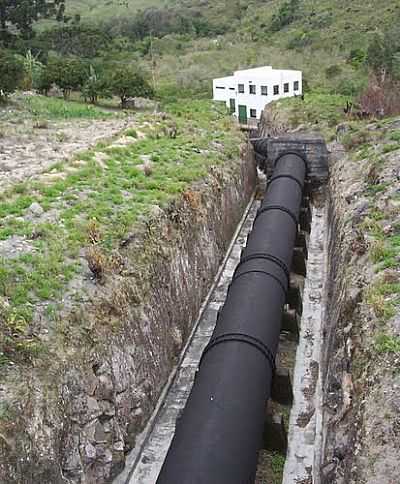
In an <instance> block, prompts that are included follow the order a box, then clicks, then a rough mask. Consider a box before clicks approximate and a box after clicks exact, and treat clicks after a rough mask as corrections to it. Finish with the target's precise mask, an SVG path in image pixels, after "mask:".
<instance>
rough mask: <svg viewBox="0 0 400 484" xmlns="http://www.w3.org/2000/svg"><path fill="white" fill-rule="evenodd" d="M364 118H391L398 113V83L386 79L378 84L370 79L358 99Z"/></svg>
mask: <svg viewBox="0 0 400 484" xmlns="http://www.w3.org/2000/svg"><path fill="white" fill-rule="evenodd" d="M358 102H359V105H360V110H361V113H362V114H363V115H364V116H376V117H382V116H393V115H396V114H399V113H400V83H398V82H395V81H393V80H391V79H387V80H386V81H385V82H384V83H380V82H379V81H378V80H377V79H376V78H375V77H371V78H370V80H369V83H368V86H367V88H366V89H365V90H364V91H363V92H362V93H361V95H360V97H359V99H358Z"/></svg>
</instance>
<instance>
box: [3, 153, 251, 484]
mask: <svg viewBox="0 0 400 484" xmlns="http://www.w3.org/2000/svg"><path fill="white" fill-rule="evenodd" d="M255 184H256V170H255V164H254V157H253V152H252V149H251V148H250V147H249V146H247V145H244V146H243V147H242V150H241V156H240V158H239V157H236V158H235V159H230V160H227V162H226V163H223V164H220V165H219V166H215V167H212V168H211V169H210V171H209V174H208V176H207V177H206V178H205V180H204V181H203V182H198V183H197V184H195V185H193V186H192V187H191V188H190V190H186V191H185V192H184V193H183V194H182V196H181V197H180V199H178V200H177V201H175V202H172V203H170V205H169V207H168V209H166V210H158V211H157V212H155V213H152V214H151V215H150V216H149V217H148V219H147V220H146V223H145V224H143V227H142V230H140V231H138V232H137V233H135V234H132V235H131V236H130V237H128V238H126V239H125V240H123V241H122V242H121V244H120V246H119V248H118V250H116V251H114V253H113V257H112V259H113V264H112V268H111V269H110V270H109V272H108V274H106V277H105V278H104V279H103V280H102V281H101V283H97V284H92V285H91V288H90V289H87V288H86V291H85V293H84V295H81V297H80V298H78V299H77V300H76V301H75V303H74V304H73V305H72V306H69V310H68V311H64V313H63V314H62V316H60V318H59V319H58V320H57V321H55V322H54V327H53V328H50V332H51V333H52V335H51V336H52V337H54V338H55V339H56V340H57V342H55V341H53V340H52V339H51V338H49V346H50V345H53V347H52V348H51V350H50V351H54V346H55V345H56V344H57V348H60V351H59V352H58V353H54V357H53V358H52V359H41V360H40V361H36V362H35V363H34V365H32V367H30V368H25V369H24V370H23V371H21V369H20V368H17V367H16V368H14V369H13V367H12V366H11V365H10V366H9V367H8V368H7V372H6V375H5V377H4V375H3V381H2V385H1V387H0V396H1V401H2V406H1V431H0V482H2V483H7V484H11V483H18V484H22V483H26V484H33V483H39V482H40V483H51V484H57V483H65V482H69V483H81V484H83V483H87V484H92V483H97V484H101V483H105V482H109V481H110V480H111V479H112V478H113V477H114V476H115V475H116V474H118V473H119V472H120V471H121V469H122V468H123V466H124V462H125V456H126V453H127V452H128V451H129V450H130V449H132V447H133V446H134V443H135V438H136V436H137V435H138V434H139V433H140V432H141V431H142V430H143V428H144V426H145V424H146V421H147V419H148V417H149V416H150V415H151V413H152V411H153V409H154V406H155V404H156V402H157V399H158V397H159V395H160V392H161V390H162V388H163V385H164V384H165V383H166V381H167V379H168V377H169V374H170V372H171V370H172V368H173V366H174V364H175V362H176V358H177V356H178V355H179V353H180V351H181V348H182V346H183V345H184V343H185V341H186V339H187V337H188V335H189V334H190V331H191V327H192V324H193V322H194V321H195V320H196V317H197V315H198V311H199V309H200V306H201V304H202V301H203V299H204V297H205V296H206V294H207V292H208V290H209V288H210V284H211V283H212V281H213V278H214V276H215V274H216V271H217V270H218V267H219V264H220V262H221V260H222V258H223V257H224V254H225V251H226V249H227V247H228V245H229V242H230V239H231V237H232V235H233V233H234V231H235V228H236V225H237V223H238V222H239V220H240V218H241V216H242V213H243V210H244V209H245V207H246V205H247V203H248V201H249V200H250V197H251V195H252V193H253V191H254V189H255ZM86 286H87V284H86ZM61 329H62V331H61ZM53 333H57V334H56V335H55V334H53ZM61 348H62V350H61Z"/></svg>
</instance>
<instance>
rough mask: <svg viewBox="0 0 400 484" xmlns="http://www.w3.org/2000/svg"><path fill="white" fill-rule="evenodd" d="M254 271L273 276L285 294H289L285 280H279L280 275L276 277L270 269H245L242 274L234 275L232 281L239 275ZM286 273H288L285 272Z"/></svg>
mask: <svg viewBox="0 0 400 484" xmlns="http://www.w3.org/2000/svg"><path fill="white" fill-rule="evenodd" d="M252 273H259V274H264V275H266V276H268V277H271V278H272V279H274V280H275V281H276V282H277V283H278V284H279V285H280V287H281V289H282V291H283V293H284V294H285V296H287V294H288V288H287V287H285V285H284V284H283V282H282V281H281V280H279V277H276V276H275V275H274V274H272V273H271V272H268V271H263V270H261V269H257V270H255V269H249V270H247V271H243V272H241V273H240V274H238V275H237V276H235V275H234V276H233V279H232V283H233V282H234V281H236V280H237V279H239V277H242V276H245V275H246V274H252ZM285 275H286V274H285Z"/></svg>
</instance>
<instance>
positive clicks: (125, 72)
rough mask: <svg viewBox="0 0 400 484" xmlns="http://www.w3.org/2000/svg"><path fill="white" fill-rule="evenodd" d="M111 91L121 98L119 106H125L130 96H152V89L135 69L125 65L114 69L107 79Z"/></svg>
mask: <svg viewBox="0 0 400 484" xmlns="http://www.w3.org/2000/svg"><path fill="white" fill-rule="evenodd" d="M107 85H108V86H109V88H110V90H111V92H112V93H113V94H115V95H116V96H118V97H119V98H120V99H121V107H122V108H125V107H126V105H127V101H128V98H130V97H148V98H152V97H153V96H154V90H153V88H152V87H151V86H150V84H149V83H148V82H147V80H146V79H145V78H144V76H143V75H142V74H141V73H140V72H138V71H137V70H136V69H134V68H132V67H129V66H126V67H119V68H117V69H115V70H114V71H113V72H112V73H111V75H110V77H109V79H108V81H107Z"/></svg>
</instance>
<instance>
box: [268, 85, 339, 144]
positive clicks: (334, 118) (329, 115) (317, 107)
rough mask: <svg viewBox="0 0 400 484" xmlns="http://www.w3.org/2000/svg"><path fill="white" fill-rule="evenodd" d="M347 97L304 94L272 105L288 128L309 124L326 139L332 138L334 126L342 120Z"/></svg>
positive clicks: (316, 93)
mask: <svg viewBox="0 0 400 484" xmlns="http://www.w3.org/2000/svg"><path fill="white" fill-rule="evenodd" d="M347 100H348V97H346V96H341V95H336V94H329V93H325V92H318V91H316V92H309V93H306V95H305V97H304V100H301V99H300V98H288V99H282V100H280V101H277V102H276V103H274V110H275V111H276V112H277V113H278V115H279V117H280V118H281V117H282V118H283V119H285V120H286V121H287V123H288V124H289V126H291V127H297V126H298V125H299V124H311V125H312V127H315V129H317V130H318V131H321V132H322V133H323V134H324V135H325V136H326V137H327V138H332V136H333V134H334V133H335V131H336V125H337V124H338V123H339V122H340V121H341V120H342V119H343V118H344V112H343V108H344V107H345V106H346V101H347Z"/></svg>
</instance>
